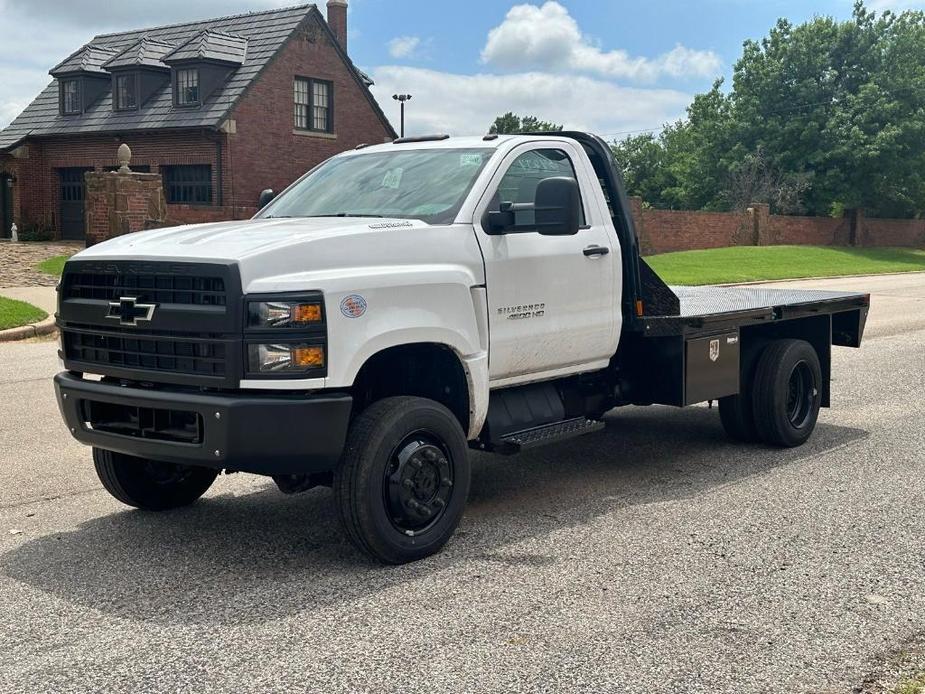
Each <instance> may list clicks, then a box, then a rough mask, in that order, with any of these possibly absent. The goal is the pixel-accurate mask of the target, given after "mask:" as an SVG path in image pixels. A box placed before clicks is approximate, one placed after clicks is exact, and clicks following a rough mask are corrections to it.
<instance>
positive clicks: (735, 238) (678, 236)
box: [636, 209, 750, 254]
mask: <svg viewBox="0 0 925 694" xmlns="http://www.w3.org/2000/svg"><path fill="white" fill-rule="evenodd" d="M641 214H642V224H641V225H640V224H639V222H638V220H637V222H636V227H637V233H638V232H639V228H640V226H641V228H642V232H643V233H642V235H641V237H642V239H643V241H642V242H641V245H642V247H643V252H647V253H649V254H655V253H669V252H671V251H676V250H681V249H687V248H722V247H723V246H735V245H737V244H738V243H741V242H743V239H742V237H743V236H744V235H745V234H747V232H748V228H749V226H750V225H749V220H748V218H747V217H745V216H744V215H730V214H723V213H720V212H672V211H668V210H653V209H642V211H641Z"/></svg>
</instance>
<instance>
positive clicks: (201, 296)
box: [62, 272, 228, 306]
mask: <svg viewBox="0 0 925 694" xmlns="http://www.w3.org/2000/svg"><path fill="white" fill-rule="evenodd" d="M62 291H63V296H64V298H65V299H100V300H104V301H118V300H119V298H120V297H123V296H134V297H136V298H139V299H142V300H144V301H151V302H154V303H158V304H187V305H192V306H225V305H226V303H227V300H228V298H227V294H226V288H225V280H224V278H222V277H203V276H198V275H192V276H191V275H180V274H173V273H167V272H140V273H131V274H128V273H116V272H69V273H68V274H67V275H65V277H64V283H63V288H62Z"/></svg>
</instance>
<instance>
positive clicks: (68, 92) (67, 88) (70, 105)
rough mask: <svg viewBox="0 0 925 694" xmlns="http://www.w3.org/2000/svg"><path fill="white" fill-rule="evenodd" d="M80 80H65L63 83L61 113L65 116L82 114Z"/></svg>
mask: <svg viewBox="0 0 925 694" xmlns="http://www.w3.org/2000/svg"><path fill="white" fill-rule="evenodd" d="M82 110H83V109H82V108H81V104H80V80H76V79H73V80H63V81H62V82H61V112H62V113H64V114H73V113H80V112H81V111H82Z"/></svg>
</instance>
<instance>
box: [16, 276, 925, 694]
mask: <svg viewBox="0 0 925 694" xmlns="http://www.w3.org/2000/svg"><path fill="white" fill-rule="evenodd" d="M794 284H796V285H800V286H820V287H832V288H845V289H857V290H867V291H871V292H873V293H874V298H873V307H872V310H871V317H870V321H869V323H868V331H867V338H866V340H865V344H864V347H863V348H862V349H861V350H851V349H838V350H837V352H836V355H835V363H834V375H835V381H834V384H833V393H834V394H833V408H832V409H831V410H826V411H823V414H822V416H821V420H820V425H819V428H818V430H817V432H816V435H815V437H814V438H813V439H812V440H811V441H810V443H808V444H807V445H805V446H804V447H802V448H800V449H796V450H786V451H781V450H769V449H765V448H762V447H752V446H739V445H733V444H731V443H728V442H727V441H726V440H725V439H724V437H723V433H722V431H721V429H720V424H719V417H718V415H717V413H716V410H715V409H714V410H712V411H711V410H708V409H707V408H705V407H696V408H691V409H688V410H683V411H679V410H673V409H670V408H661V407H660V408H648V409H636V408H632V409H624V410H618V411H615V412H613V413H611V414H610V415H608V417H607V428H606V430H605V431H604V432H601V433H598V434H595V435H592V436H588V437H586V438H584V439H580V440H578V441H577V442H572V443H567V444H559V445H554V446H551V447H547V448H545V449H539V450H538V451H536V452H534V453H530V454H524V455H521V456H519V457H515V458H492V457H488V456H475V458H474V467H475V470H474V480H473V485H472V495H471V500H470V503H469V507H468V511H467V513H466V515H465V518H464V520H463V523H462V526H461V528H460V531H459V532H458V534H457V536H456V538H455V539H454V540H453V541H452V542H451V543H450V544H449V545H448V546H447V547H446V549H445V550H444V552H443V553H442V554H440V555H439V556H436V557H433V558H431V559H428V560H425V561H422V562H419V563H416V564H414V565H410V566H406V567H401V568H381V567H378V566H372V565H370V564H369V563H367V561H366V560H365V559H363V558H362V557H361V556H360V555H358V554H357V553H356V552H355V551H354V550H353V549H351V548H350V546H349V545H348V544H347V543H346V541H345V539H344V538H343V537H342V535H341V534H340V531H339V530H338V527H337V525H336V524H335V522H334V519H333V515H332V506H331V499H330V492H329V491H327V490H324V489H319V490H313V491H311V492H309V493H306V494H304V495H301V496H295V497H287V496H283V495H281V494H279V493H278V492H277V491H276V489H275V487H273V486H271V485H268V484H267V483H266V482H264V481H262V480H261V479H259V478H254V477H247V476H244V475H233V476H228V477H223V478H220V479H219V480H218V481H217V482H216V484H215V486H214V487H213V488H212V490H211V491H210V492H209V494H208V495H207V496H206V497H205V498H204V500H203V501H202V502H201V503H199V504H197V505H195V506H193V507H191V508H189V509H184V510H181V511H178V512H174V513H171V514H166V515H152V514H146V513H142V512H137V511H130V510H127V509H125V508H123V507H122V506H120V505H119V504H118V503H117V502H116V501H114V500H113V499H111V498H110V497H109V496H108V495H107V494H106V493H105V492H103V491H102V490H101V489H100V487H99V485H98V484H97V482H96V479H95V475H94V473H93V471H92V466H91V463H90V456H89V451H88V450H87V449H84V448H83V447H81V446H79V445H78V444H76V443H74V442H73V441H72V440H71V439H70V438H69V436H68V435H67V433H66V431H65V429H64V427H63V426H62V424H61V423H60V421H59V419H58V414H57V411H56V407H55V404H54V399H53V396H52V389H51V382H50V379H51V376H52V374H53V373H54V372H55V371H56V369H57V364H56V359H55V344H54V343H49V342H46V343H33V344H15V345H0V468H2V472H3V477H2V487H0V692H5V693H6V692H11V693H12V692H30V693H31V692H44V691H48V692H67V691H80V692H88V691H105V692H178V691H198V692H218V691H234V692H243V691H280V692H282V691H311V692H340V691H344V692H359V691H369V692H475V691H502V692H517V691H547V692H567V691H568V692H571V691H584V692H621V693H625V692H646V693H650V692H685V694H687V693H691V692H736V693H745V692H848V691H851V689H852V687H853V686H854V685H856V684H859V683H860V681H861V680H862V678H863V677H864V675H865V674H866V673H867V672H869V671H871V670H872V669H873V668H875V667H876V665H877V663H878V660H879V659H881V657H882V653H883V652H885V651H888V650H890V649H894V648H899V647H901V646H902V644H903V643H906V642H907V641H908V640H909V639H912V638H914V637H915V636H916V635H917V634H921V633H922V632H925V453H923V447H925V274H916V275H906V276H889V277H880V278H861V279H843V280H827V281H820V282H799V283H794Z"/></svg>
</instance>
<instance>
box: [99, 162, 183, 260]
mask: <svg viewBox="0 0 925 694" xmlns="http://www.w3.org/2000/svg"><path fill="white" fill-rule="evenodd" d="M85 178H86V182H87V197H86V201H85V207H86V230H87V246H92V245H93V244H95V243H99V242H100V241H105V240H106V239H111V238H113V237H116V236H121V235H122V234H128V233H131V232H133V231H143V230H145V229H153V228H155V227H158V226H163V225H164V224H165V223H166V221H167V201H166V199H165V198H164V185H163V182H162V181H161V176H160V174H143V173H134V172H129V173H123V172H121V171H111V172H96V171H88V172H87V173H86V174H85Z"/></svg>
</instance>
